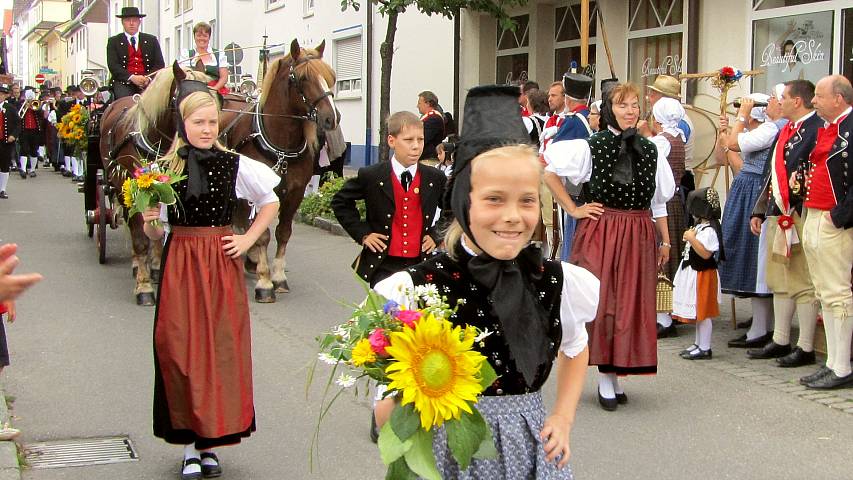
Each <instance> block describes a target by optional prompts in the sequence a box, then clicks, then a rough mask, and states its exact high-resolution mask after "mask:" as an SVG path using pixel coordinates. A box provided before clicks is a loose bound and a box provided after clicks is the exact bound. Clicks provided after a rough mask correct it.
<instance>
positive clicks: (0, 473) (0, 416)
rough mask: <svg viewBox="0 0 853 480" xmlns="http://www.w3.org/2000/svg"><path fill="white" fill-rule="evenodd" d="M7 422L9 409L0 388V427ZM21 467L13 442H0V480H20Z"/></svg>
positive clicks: (16, 447)
mask: <svg viewBox="0 0 853 480" xmlns="http://www.w3.org/2000/svg"><path fill="white" fill-rule="evenodd" d="M8 421H9V408H8V406H7V405H6V394H5V392H4V391H3V388H2V387H0V425H2V424H5V423H7V422H8ZM20 478H21V467H20V465H18V446H17V444H16V443H15V442H14V441H13V440H7V441H4V442H0V480H20Z"/></svg>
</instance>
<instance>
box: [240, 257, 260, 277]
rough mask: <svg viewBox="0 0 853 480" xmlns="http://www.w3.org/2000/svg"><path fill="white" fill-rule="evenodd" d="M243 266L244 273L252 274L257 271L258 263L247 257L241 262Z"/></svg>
mask: <svg viewBox="0 0 853 480" xmlns="http://www.w3.org/2000/svg"><path fill="white" fill-rule="evenodd" d="M243 268H245V269H246V273H251V274H252V275H254V274H255V273H257V272H258V264H257V263H255V262H253V261H251V260H249V259H248V258H247V259H246V261H245V262H244V263H243Z"/></svg>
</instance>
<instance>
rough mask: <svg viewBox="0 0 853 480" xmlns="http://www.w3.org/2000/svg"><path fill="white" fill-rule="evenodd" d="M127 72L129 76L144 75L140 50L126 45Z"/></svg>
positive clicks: (143, 64)
mask: <svg viewBox="0 0 853 480" xmlns="http://www.w3.org/2000/svg"><path fill="white" fill-rule="evenodd" d="M127 71H128V72H130V74H131V75H145V63H144V62H143V61H142V50H140V49H138V48H133V46H131V45H130V44H129V43H128V44H127Z"/></svg>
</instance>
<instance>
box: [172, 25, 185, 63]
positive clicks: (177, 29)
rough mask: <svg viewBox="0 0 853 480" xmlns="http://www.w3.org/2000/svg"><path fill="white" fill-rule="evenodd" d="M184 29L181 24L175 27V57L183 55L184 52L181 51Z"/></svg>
mask: <svg viewBox="0 0 853 480" xmlns="http://www.w3.org/2000/svg"><path fill="white" fill-rule="evenodd" d="M182 30H183V28H182V27H181V26H180V25H179V26H177V27H175V52H174V54H175V56H174V58H176V59H177V58H181V55H183V52H181V39H182V38H183V35H182V33H183V32H182Z"/></svg>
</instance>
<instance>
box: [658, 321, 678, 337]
mask: <svg viewBox="0 0 853 480" xmlns="http://www.w3.org/2000/svg"><path fill="white" fill-rule="evenodd" d="M657 325H658V338H667V337H677V336H678V330H676V329H675V322H672V324H670V326H668V327H664V326H663V325H661V324H659V323H658V324H657Z"/></svg>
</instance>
